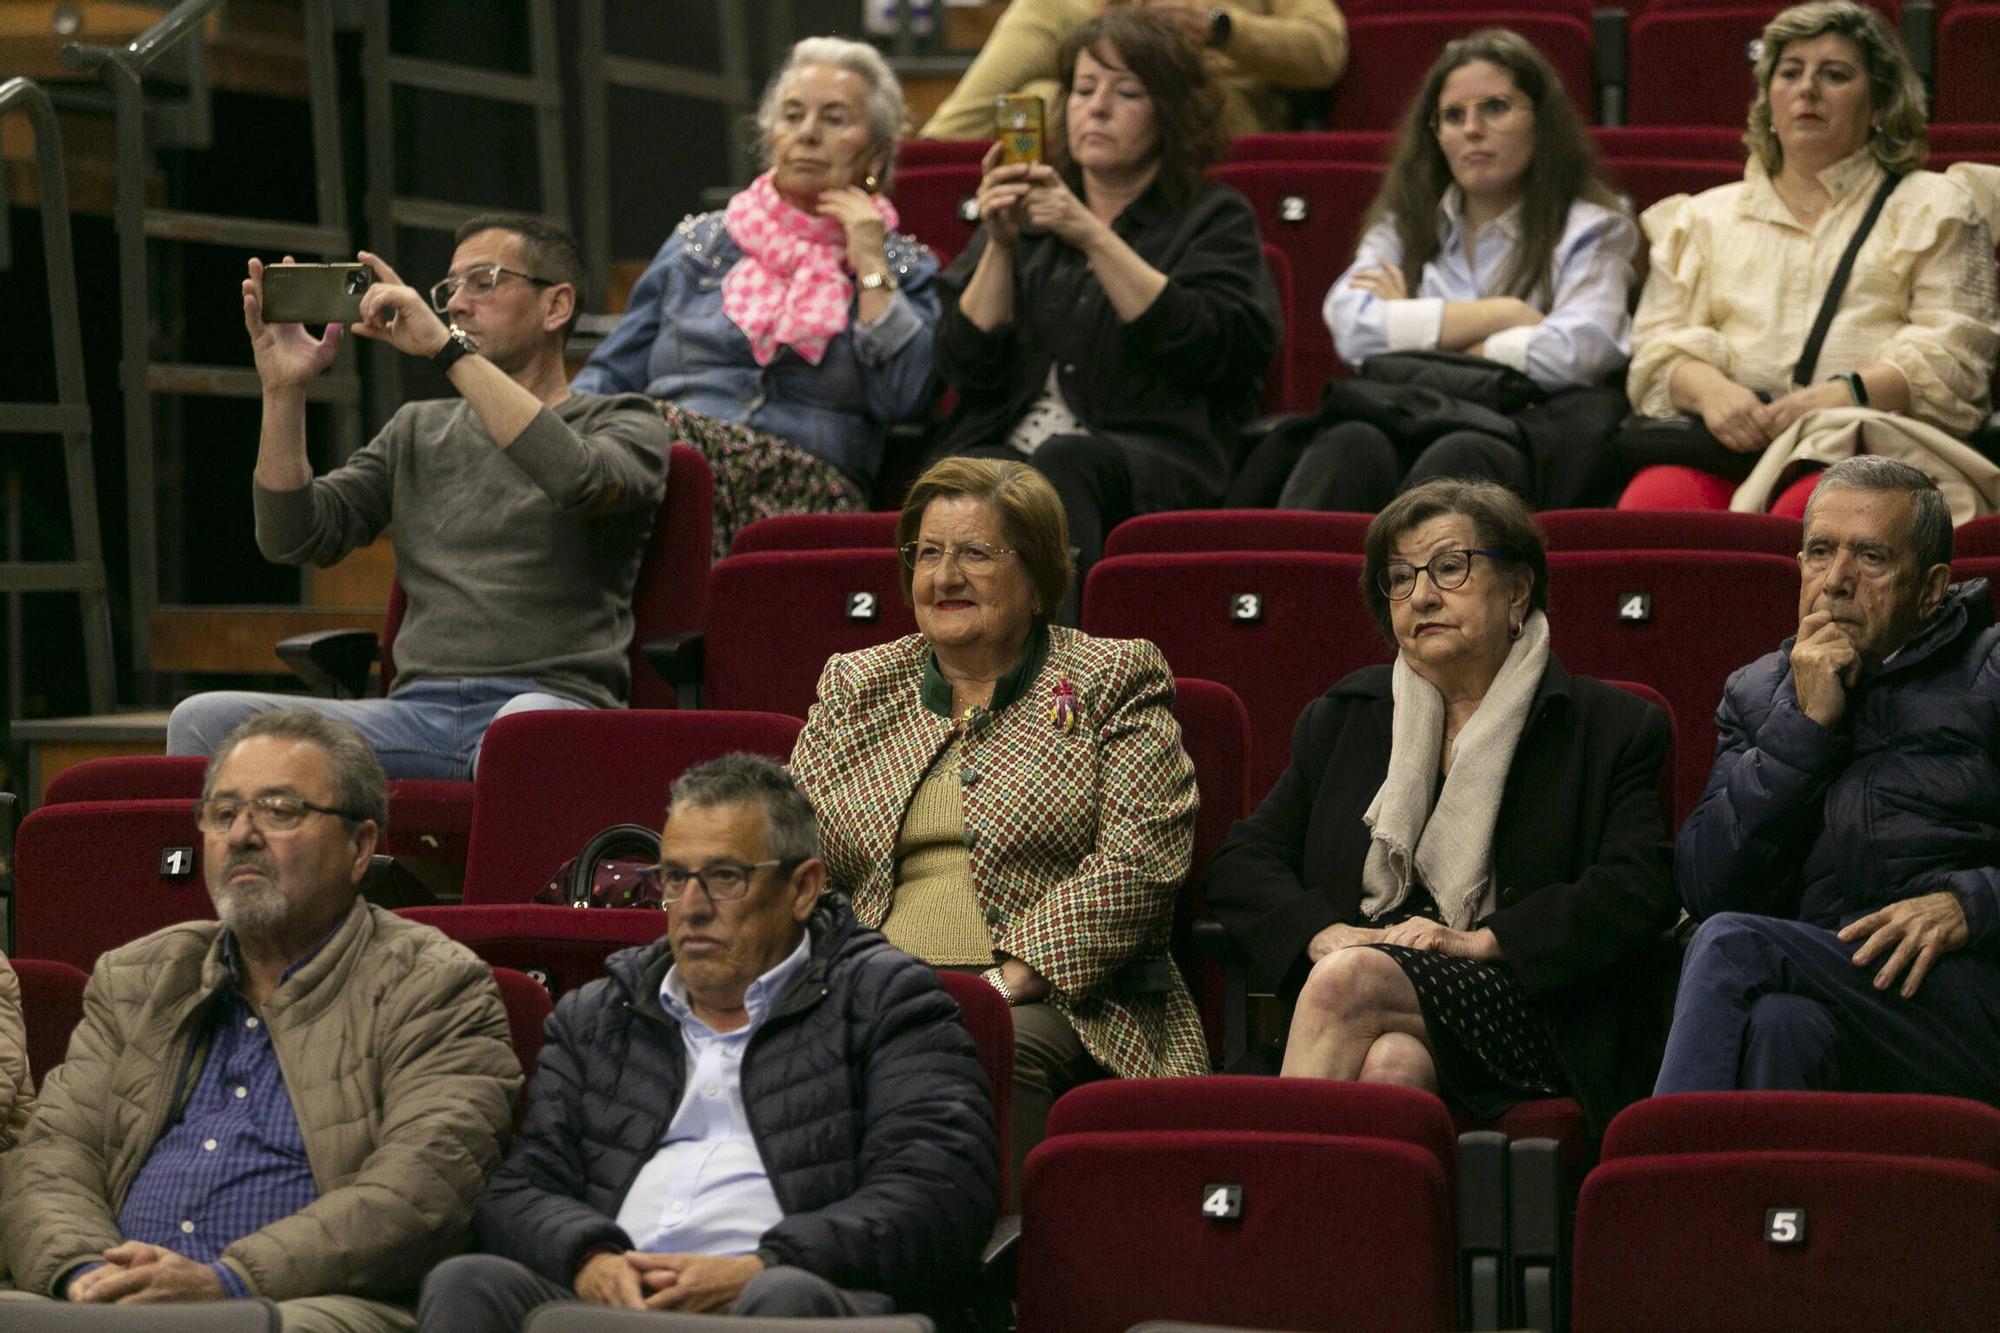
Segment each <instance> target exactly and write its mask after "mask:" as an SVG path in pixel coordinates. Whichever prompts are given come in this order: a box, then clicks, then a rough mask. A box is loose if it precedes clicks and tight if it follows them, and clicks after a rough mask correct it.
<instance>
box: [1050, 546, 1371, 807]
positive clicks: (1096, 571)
mask: <svg viewBox="0 0 2000 1333" xmlns="http://www.w3.org/2000/svg"><path fill="white" fill-rule="evenodd" d="M1360 573H1361V557H1360V556H1358V555H1326V554H1303V553H1296V552H1241V551H1219V552H1203V553H1199V554H1179V555H1128V556H1118V557H1116V558H1112V559H1106V560H1101V561H1099V562H1098V564H1097V565H1096V567H1095V568H1093V569H1092V570H1091V571H1090V577H1089V580H1088V581H1087V583H1086V584H1085V587H1084V593H1083V627H1084V629H1085V630H1087V631H1089V632H1090V633H1092V634H1102V635H1107V636H1111V637H1115V638H1139V639H1150V640H1151V641H1152V642H1154V643H1156V644H1158V645H1159V647H1160V651H1161V652H1163V653H1165V654H1166V658H1167V661H1168V663H1169V664H1170V665H1171V666H1172V667H1173V670H1174V674H1175V675H1177V676H1199V677H1201V678H1202V679H1204V680H1213V681H1217V682H1220V683H1221V684H1224V685H1227V686H1228V687H1229V688H1230V689H1232V690H1234V691H1235V692H1236V694H1237V697H1238V698H1240V699H1242V701H1243V706H1244V707H1245V709H1247V710H1248V712H1249V715H1250V729H1251V738H1252V739H1251V746H1250V800H1251V803H1252V804H1255V803H1256V802H1258V801H1261V800H1262V799H1263V798H1264V793H1266V792H1268V791H1269V790H1270V789H1271V784H1272V783H1274V782H1275V781H1277V777H1278V774H1279V773H1280V772H1282V771H1283V770H1284V767H1285V765H1286V764H1287V763H1288V762H1289V761H1290V758H1291V736H1292V726H1293V724H1294V723H1296V722H1297V721H1298V717H1299V712H1300V710H1301V709H1303V708H1304V707H1305V706H1306V704H1307V703H1308V702H1310V701H1311V700H1313V699H1314V698H1317V697H1318V696H1319V695H1320V694H1322V693H1324V692H1325V691H1326V689H1327V688H1328V687H1329V686H1331V685H1332V684H1333V683H1334V682H1335V681H1337V680H1339V679H1340V678H1341V677H1342V676H1345V675H1346V674H1347V673H1348V672H1350V671H1352V670H1354V669H1355V668H1357V667H1362V666H1367V665H1369V664H1370V663H1373V662H1386V661H1388V660H1389V659H1390V656H1391V654H1390V649H1389V645H1388V644H1387V643H1386V642H1385V641H1384V640H1383V638H1382V635H1381V632H1380V631H1379V630H1378V629H1377V628H1376V626H1375V621H1374V618H1373V617H1371V616H1370V615H1369V614H1368V610H1367V607H1366V606H1365V605H1364V604H1363V603H1362V599H1361V593H1360V589H1359V586H1358V582H1357V581H1358V579H1359V577H1360Z"/></svg>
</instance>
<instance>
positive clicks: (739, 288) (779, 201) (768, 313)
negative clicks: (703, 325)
mask: <svg viewBox="0 0 2000 1333" xmlns="http://www.w3.org/2000/svg"><path fill="white" fill-rule="evenodd" d="M874 204H875V211H876V212H877V213H879V214H881V215H882V223H883V225H884V226H886V227H888V228H889V230H891V231H894V230H895V229H896V222H897V218H896V209H895V206H894V205H892V204H891V203H890V202H889V201H888V200H887V199H884V198H882V197H880V196H879V195H878V196H876V197H875V200H874ZM723 222H724V225H725V226H727V227H728V229H729V236H730V239H731V240H733V241H735V242H736V244H737V246H738V247H739V248H740V249H741V250H742V251H743V258H742V259H740V260H738V261H737V262H736V264H735V265H734V266H732V267H731V268H730V270H729V273H728V275H727V276H725V277H724V278H723V280H722V313H723V314H725V315H727V316H729V319H730V322H731V323H733V324H735V325H736V327H737V328H739V329H741V330H743V336H744V337H746V338H748V339H749V340H750V354H751V355H752V356H754V357H756V358H757V364H758V365H760V366H765V365H769V364H770V363H771V358H772V357H774V356H776V355H777V354H778V348H779V347H781V346H790V347H791V348H792V349H793V350H795V351H796V352H798V354H799V355H800V356H802V357H804V358H805V359H806V361H807V362H809V363H810V364H812V365H815V366H816V365H818V364H819V363H820V358H822V357H824V356H825V355H826V345H827V343H828V342H829V341H831V340H832V339H833V337H834V335H835V334H837V333H839V332H840V331H841V330H842V329H844V328H846V327H847V316H848V308H849V307H850V306H851V305H852V304H853V301H854V284H853V283H852V282H851V281H849V279H848V276H847V233H846V231H845V230H844V229H843V228H842V227H841V225H840V223H839V222H838V221H836V220H835V219H833V218H823V217H817V216H815V215H813V214H811V213H806V212H803V211H801V210H799V209H797V208H794V207H793V206H792V205H790V204H788V203H786V202H785V200H784V197H783V196H781V195H780V194H779V193H778V191H777V189H776V187H774V186H773V185H772V184H771V173H770V172H768V171H767V172H765V173H764V174H763V175H761V176H759V177H758V178H757V179H756V180H754V181H752V182H751V183H750V186H749V188H748V189H745V190H741V191H739V192H738V193H737V194H736V196H735V197H734V198H732V199H731V200H730V201H729V207H728V209H727V210H726V211H725V212H724V213H723Z"/></svg>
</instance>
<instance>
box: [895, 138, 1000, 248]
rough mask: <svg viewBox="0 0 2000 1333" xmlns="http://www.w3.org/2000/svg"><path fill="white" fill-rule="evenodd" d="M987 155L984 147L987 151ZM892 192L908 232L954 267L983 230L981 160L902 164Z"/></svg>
mask: <svg viewBox="0 0 2000 1333" xmlns="http://www.w3.org/2000/svg"><path fill="white" fill-rule="evenodd" d="M981 151H982V152H983V151H984V149H983V148H982V149H981ZM890 192H891V194H892V195H893V196H894V198H895V201H896V213H897V217H898V218H899V220H900V221H901V223H902V230H904V231H906V232H908V233H909V234H910V235H912V236H914V237H916V238H917V239H918V240H920V241H922V242H923V243H924V244H925V245H927V246H929V247H930V248H931V250H932V252H933V253H934V254H936V255H937V259H938V263H940V264H946V265H949V264H950V263H951V261H952V260H954V259H956V258H958V256H959V255H960V254H961V253H963V252H964V250H965V247H967V246H968V245H971V244H972V237H973V234H974V233H976V232H977V231H978V230H979V218H978V214H977V212H976V206H975V205H974V203H973V200H974V198H975V197H976V196H977V195H978V193H979V158H978V157H973V158H971V159H969V160H968V159H961V160H958V161H929V162H923V163H917V162H911V163H908V164H899V165H898V166H897V168H896V175H895V179H894V183H893V184H892V185H891V187H890Z"/></svg>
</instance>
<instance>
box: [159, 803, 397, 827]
mask: <svg viewBox="0 0 2000 1333" xmlns="http://www.w3.org/2000/svg"><path fill="white" fill-rule="evenodd" d="M246 810H248V811H249V812H250V827H252V828H254V829H256V830H257V831H258V832H259V833H290V832H291V831H292V830H293V829H295V828H297V827H298V826H299V825H301V824H303V823H305V822H306V816H307V815H334V816H336V817H338V818H341V819H346V820H350V821H353V822H355V823H359V822H360V820H361V818H362V816H360V815H355V814H350V813H349V812H347V811H345V810H337V809H335V808H334V807H332V806H330V805H314V804H313V803H312V802H311V801H308V800H304V799H302V798H301V797H297V796H253V797H251V798H250V799H249V800H247V801H243V800H238V799H236V798H235V797H233V796H217V797H212V798H211V799H209V800H206V801H196V802H195V803H194V822H195V823H196V824H198V825H200V827H201V831H202V832H203V833H227V832H229V830H230V829H232V828H235V827H236V816H238V815H240V814H242V813H243V812H244V811H246Z"/></svg>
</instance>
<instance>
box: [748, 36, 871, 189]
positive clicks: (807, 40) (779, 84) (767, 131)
mask: <svg viewBox="0 0 2000 1333" xmlns="http://www.w3.org/2000/svg"><path fill="white" fill-rule="evenodd" d="M802 65H829V66H831V67H832V68H834V69H839V70H845V71H846V72H848V73H849V74H852V75H854V76H855V77H856V78H858V79H860V80H861V81H862V82H863V83H865V84H867V85H868V101H867V113H868V138H869V142H870V144H871V146H872V147H873V149H874V151H875V152H876V153H877V154H878V155H880V157H881V159H882V170H881V172H880V173H879V180H878V184H879V185H880V187H881V188H882V189H887V188H888V187H889V178H890V176H891V174H892V173H893V172H894V170H895V167H896V144H897V141H898V140H899V139H901V138H902V135H903V118H904V115H905V114H906V113H905V111H904V107H903V85H902V84H900V83H898V82H897V81H896V75H895V73H894V72H893V71H892V70H891V69H890V68H889V62H888V61H886V60H884V59H883V58H882V53H881V52H880V51H877V50H876V49H875V48H874V47H872V46H870V45H869V44H868V43H867V42H850V41H848V40H847V39H846V38H845V37H802V38H800V39H799V40H798V41H797V42H795V43H793V44H792V50H791V54H789V55H787V56H786V57H785V63H784V64H783V65H781V66H779V67H778V72H777V73H775V74H773V75H772V76H771V81H770V82H769V83H766V84H765V85H764V96H763V100H761V101H760V102H759V103H758V104H757V122H756V123H757V156H758V160H759V161H762V162H764V163H765V165H767V166H768V165H769V162H768V154H769V153H770V151H771V130H772V128H773V127H774V126H775V125H776V124H777V123H778V94H779V92H780V90H782V89H783V88H784V86H785V80H786V79H788V78H790V77H791V75H792V71H794V70H796V69H798V68H799V67H800V66H802Z"/></svg>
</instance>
